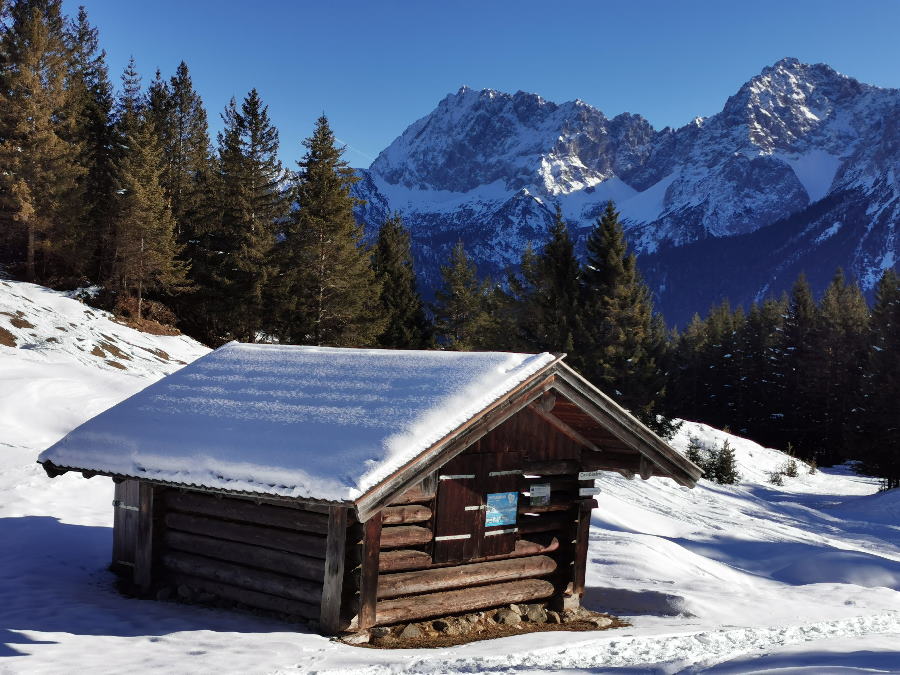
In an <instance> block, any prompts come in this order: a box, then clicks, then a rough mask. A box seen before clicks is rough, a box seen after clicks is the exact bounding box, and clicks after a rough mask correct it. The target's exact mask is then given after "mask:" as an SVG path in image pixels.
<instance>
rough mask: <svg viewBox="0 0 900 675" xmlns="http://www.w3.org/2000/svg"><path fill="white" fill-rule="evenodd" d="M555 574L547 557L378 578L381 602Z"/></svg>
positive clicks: (554, 563) (493, 562) (513, 559)
mask: <svg viewBox="0 0 900 675" xmlns="http://www.w3.org/2000/svg"><path fill="white" fill-rule="evenodd" d="M555 571H556V561H555V560H553V558H551V557H550V556H546V555H535V556H529V557H527V558H510V559H508V560H495V561H491V562H480V563H472V564H470V565H454V566H452V567H439V568H436V569H430V570H420V571H417V572H396V573H394V574H383V575H381V577H379V579H378V599H379V600H381V599H383V598H396V597H398V596H401V595H412V594H416V593H433V592H436V591H444V590H450V589H453V588H465V587H469V586H476V585H479V584H487V583H497V582H500V581H510V580H514V579H529V578H531V577H540V576H544V575H547V574H552V573H553V572H555Z"/></svg>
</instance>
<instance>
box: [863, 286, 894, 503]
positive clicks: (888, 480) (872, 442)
mask: <svg viewBox="0 0 900 675" xmlns="http://www.w3.org/2000/svg"><path fill="white" fill-rule="evenodd" d="M867 347H868V353H867V361H866V364H865V365H866V368H865V375H864V378H863V385H862V394H863V395H862V397H861V401H860V404H859V407H858V410H857V411H855V414H854V416H853V417H854V420H853V421H854V429H853V431H854V433H853V434H852V438H853V441H855V443H856V447H855V450H856V453H855V456H857V457H858V458H859V459H860V460H861V463H860V464H859V465H857V470H858V471H859V472H860V473H863V474H866V475H870V476H877V477H879V478H881V479H882V482H883V486H884V488H885V489H888V490H889V489H891V488H900V276H898V275H897V273H896V272H894V271H893V270H891V269H888V270H885V272H884V274H883V275H882V277H881V280H880V281H879V282H878V286H877V288H876V290H875V306H874V307H873V309H872V319H871V323H870V329H869V334H868V345H867Z"/></svg>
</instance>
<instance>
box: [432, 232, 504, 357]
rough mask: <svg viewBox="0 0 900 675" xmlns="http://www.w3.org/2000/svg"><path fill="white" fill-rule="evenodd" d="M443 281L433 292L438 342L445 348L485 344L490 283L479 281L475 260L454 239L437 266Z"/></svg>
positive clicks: (466, 347) (489, 323) (458, 349)
mask: <svg viewBox="0 0 900 675" xmlns="http://www.w3.org/2000/svg"><path fill="white" fill-rule="evenodd" d="M441 279H442V281H443V285H442V286H441V288H439V289H438V290H437V291H436V292H435V304H434V323H435V332H436V333H437V337H438V340H439V342H440V343H441V344H442V345H444V346H445V347H446V348H447V349H453V350H456V351H471V350H474V349H482V348H485V347H486V346H489V345H488V344H487V343H488V339H486V336H488V335H489V334H490V333H491V317H490V314H489V311H488V307H489V305H488V299H489V293H490V287H489V285H488V284H487V283H484V282H479V280H478V270H477V268H476V267H475V263H473V262H472V260H471V259H470V258H469V256H468V254H467V253H466V249H465V246H464V245H463V243H462V242H461V241H460V242H457V244H456V246H454V247H453V252H452V253H451V255H450V261H449V263H448V264H447V265H442V266H441Z"/></svg>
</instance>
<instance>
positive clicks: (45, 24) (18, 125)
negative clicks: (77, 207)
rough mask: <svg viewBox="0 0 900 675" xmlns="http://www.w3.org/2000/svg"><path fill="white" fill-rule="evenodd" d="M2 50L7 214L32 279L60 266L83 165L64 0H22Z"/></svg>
mask: <svg viewBox="0 0 900 675" xmlns="http://www.w3.org/2000/svg"><path fill="white" fill-rule="evenodd" d="M9 16H10V22H9V25H7V26H4V29H3V35H2V40H0V51H2V52H3V54H4V62H5V63H4V67H3V69H2V73H0V165H2V166H3V171H0V218H2V219H3V220H4V221H6V223H7V227H6V228H4V229H6V230H7V246H8V248H9V249H10V250H12V251H19V252H20V253H19V254H18V255H17V256H16V258H17V259H16V260H13V262H19V263H20V264H24V271H25V277H26V278H27V279H28V280H29V281H35V280H46V279H48V278H49V277H51V276H55V275H57V274H59V273H60V272H63V273H64V272H65V270H63V269H61V268H60V266H59V265H57V264H56V263H57V260H58V258H59V257H60V255H61V253H64V251H65V244H66V243H67V242H66V241H65V231H66V227H67V224H66V218H67V217H68V216H69V214H70V211H71V207H72V204H73V201H74V199H76V198H77V193H76V190H77V187H78V182H79V179H80V177H81V175H82V173H83V169H82V168H81V166H79V164H78V161H77V159H78V155H79V151H80V150H79V147H78V145H77V143H76V142H75V135H74V133H73V129H72V125H73V120H72V116H71V115H69V114H68V113H69V112H70V103H71V94H70V90H69V88H68V87H67V79H68V64H69V50H68V47H67V44H66V35H65V24H64V19H63V15H62V12H61V0H16V1H15V2H12V3H11V4H10V7H9Z"/></svg>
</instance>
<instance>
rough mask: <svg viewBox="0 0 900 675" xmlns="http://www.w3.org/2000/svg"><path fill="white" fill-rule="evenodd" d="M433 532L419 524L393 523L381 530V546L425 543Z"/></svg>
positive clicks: (392, 546)
mask: <svg viewBox="0 0 900 675" xmlns="http://www.w3.org/2000/svg"><path fill="white" fill-rule="evenodd" d="M433 538H434V534H433V533H432V532H431V530H430V529H429V528H427V527H422V526H420V525H395V526H393V527H386V528H384V529H383V530H381V548H400V547H403V546H418V545H419V544H427V543H428V542H430V541H431V540H432V539H433Z"/></svg>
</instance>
